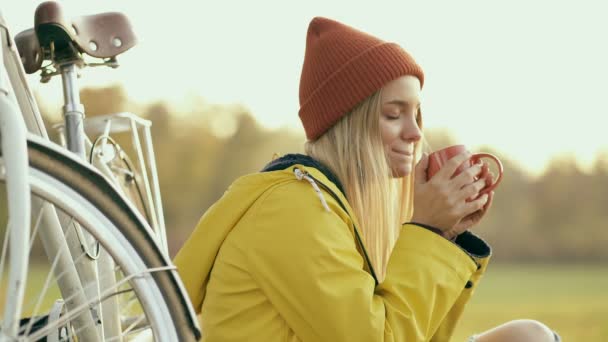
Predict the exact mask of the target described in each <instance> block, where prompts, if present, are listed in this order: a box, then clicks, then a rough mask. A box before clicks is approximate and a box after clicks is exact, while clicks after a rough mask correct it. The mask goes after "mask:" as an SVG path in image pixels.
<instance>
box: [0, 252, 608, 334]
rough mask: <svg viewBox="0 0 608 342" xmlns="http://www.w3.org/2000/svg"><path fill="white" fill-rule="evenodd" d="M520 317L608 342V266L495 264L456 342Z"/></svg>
mask: <svg viewBox="0 0 608 342" xmlns="http://www.w3.org/2000/svg"><path fill="white" fill-rule="evenodd" d="M45 276H46V273H45V272H42V271H41V272H39V273H38V275H35V276H34V277H32V279H31V280H32V281H31V282H30V284H29V285H32V286H34V287H36V286H42V284H43V283H44V279H45ZM2 288H3V289H4V288H5V284H2ZM54 291H55V292H57V290H56V289H54ZM32 292H33V293H35V292H36V290H34V289H31V290H30V291H28V293H30V294H31V293H32ZM2 297H3V296H2V295H0V308H2V310H3V309H4V303H3V301H4V298H2ZM30 304H31V305H33V304H34V303H31V301H30ZM51 304H52V301H48V302H47V303H43V304H42V307H43V308H44V307H50V305H51ZM30 310H31V308H30ZM517 318H532V319H537V320H540V321H542V322H544V323H546V324H547V325H549V326H550V327H552V328H553V329H555V330H557V331H558V332H559V333H560V335H561V336H562V337H563V340H564V341H566V342H579V341H584V342H593V341H597V342H607V341H608V265H606V266H588V265H568V266H563V265H551V266H549V265H544V266H539V265H497V264H494V265H490V268H489V269H488V272H487V273H486V276H485V277H484V279H483V280H482V282H481V283H480V287H479V288H478V289H477V291H476V293H475V295H474V296H473V299H472V300H471V302H470V303H469V305H468V306H467V308H466V310H465V313H464V315H463V317H462V319H461V322H460V325H459V326H458V328H457V330H456V333H455V335H454V338H453V339H452V342H465V341H466V339H467V337H468V336H470V335H471V334H473V333H475V332H481V331H484V330H487V329H489V328H491V327H493V326H496V325H499V324H501V323H503V322H506V321H509V320H512V319H517ZM446 342H447V341H446Z"/></svg>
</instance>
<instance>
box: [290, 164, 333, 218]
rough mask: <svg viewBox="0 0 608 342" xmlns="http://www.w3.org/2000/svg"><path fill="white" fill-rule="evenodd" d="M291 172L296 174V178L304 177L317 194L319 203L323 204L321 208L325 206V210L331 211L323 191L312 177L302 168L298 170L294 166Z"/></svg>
mask: <svg viewBox="0 0 608 342" xmlns="http://www.w3.org/2000/svg"><path fill="white" fill-rule="evenodd" d="M293 173H294V174H295V175H296V178H297V179H298V180H302V179H306V180H307V181H308V183H310V185H312V187H313V189H314V190H315V192H316V193H317V196H318V197H319V199H320V200H321V204H323V208H325V210H327V211H331V210H330V209H329V206H328V205H327V201H325V197H324V196H323V193H322V192H321V189H319V186H318V185H317V183H316V182H315V180H314V179H312V178H311V177H310V176H309V175H308V172H306V171H302V170H300V169H298V168H297V167H296V168H294V169H293Z"/></svg>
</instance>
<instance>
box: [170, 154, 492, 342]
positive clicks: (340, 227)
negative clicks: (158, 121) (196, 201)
mask: <svg viewBox="0 0 608 342" xmlns="http://www.w3.org/2000/svg"><path fill="white" fill-rule="evenodd" d="M307 158H308V157H307ZM296 170H300V171H296ZM300 172H301V173H300ZM298 174H299V175H298ZM302 174H304V175H309V177H305V178H302ZM298 176H299V177H298ZM313 183H314V184H315V185H317V188H318V189H320V192H319V193H317V192H316V191H315V187H314V186H313ZM320 196H322V197H320ZM356 227H357V221H356V220H355V216H354V215H353V212H352V209H351V208H350V207H349V205H348V202H347V201H346V198H345V197H344V195H343V194H342V192H341V191H340V190H339V188H338V186H337V185H336V184H334V183H333V182H331V181H330V180H329V178H328V177H327V176H326V175H325V174H324V173H322V172H321V171H319V170H318V169H317V168H314V167H310V166H304V165H302V164H294V165H291V166H288V167H287V168H285V169H283V170H277V171H272V172H262V173H256V174H250V175H246V176H243V177H241V178H239V179H238V180H236V181H235V182H234V183H233V184H232V185H231V186H230V188H229V189H228V190H227V191H226V193H225V194H224V196H223V197H222V198H221V199H220V200H219V201H218V202H217V203H215V204H214V205H213V206H212V207H211V208H210V209H209V210H208V211H207V212H206V213H205V215H204V216H203V217H202V218H201V220H200V222H199V224H198V225H197V227H196V229H195V230H194V232H193V233H192V235H191V236H190V238H189V239H188V241H187V242H186V243H185V245H184V246H183V248H182V249H181V250H180V251H179V253H178V254H177V256H176V258H175V264H176V265H177V267H178V270H179V274H180V275H181V277H182V279H183V281H184V284H185V287H186V289H187V291H188V294H189V296H190V299H191V300H192V303H193V305H194V308H195V310H196V312H197V314H198V315H199V319H200V322H201V326H202V330H203V341H264V342H267V341H329V342H339V341H407V342H417V341H449V339H450V336H451V334H452V332H453V329H454V327H455V324H456V322H457V321H458V318H459V317H460V315H461V313H462V311H463V309H464V306H465V304H466V302H467V301H468V299H469V298H470V296H471V294H472V292H473V290H474V289H475V287H476V285H477V281H478V280H479V278H480V277H481V275H482V273H483V272H484V270H485V268H486V265H487V262H488V259H489V255H490V249H489V247H488V246H487V245H486V244H485V243H484V242H483V241H482V240H480V239H478V238H477V237H475V236H474V235H473V234H471V233H469V232H466V233H464V234H462V235H461V236H459V238H458V239H457V240H456V243H454V242H450V241H448V240H446V239H444V238H442V237H441V236H439V235H437V234H435V233H433V232H431V231H430V230H428V229H425V228H423V227H420V226H417V225H415V224H404V225H403V227H402V231H401V234H400V237H399V239H398V240H397V242H396V245H395V247H394V250H393V252H392V255H391V258H390V261H389V264H388V268H387V272H386V278H385V280H384V281H383V282H382V283H380V284H377V283H376V281H375V277H374V276H373V271H372V270H371V269H370V267H369V265H368V263H367V262H366V261H367V259H366V255H365V250H364V248H363V247H362V244H361V242H360V239H359V238H358V234H359V233H358V231H357V228H356Z"/></svg>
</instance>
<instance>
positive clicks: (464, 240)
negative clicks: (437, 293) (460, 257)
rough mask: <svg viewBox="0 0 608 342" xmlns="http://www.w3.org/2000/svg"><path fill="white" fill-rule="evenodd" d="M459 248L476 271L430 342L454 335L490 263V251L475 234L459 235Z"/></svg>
mask: <svg viewBox="0 0 608 342" xmlns="http://www.w3.org/2000/svg"><path fill="white" fill-rule="evenodd" d="M454 243H456V244H457V245H458V246H459V247H460V248H462V249H463V250H465V251H466V252H467V253H468V254H469V255H470V256H471V257H472V258H473V259H474V260H475V262H476V263H477V265H478V266H477V270H476V271H475V273H473V275H472V276H471V279H470V280H469V281H468V282H467V284H466V285H465V288H464V289H463V291H462V293H461V294H460V296H459V297H458V299H457V300H456V303H454V306H453V307H452V309H450V311H449V312H448V314H447V315H446V317H445V319H444V320H443V322H441V324H440V325H439V328H438V329H437V331H436V332H435V335H433V338H432V339H431V341H430V342H443V341H449V340H450V338H451V337H452V334H453V333H454V329H455V328H456V325H457V323H458V321H459V320H460V318H461V316H462V313H463V311H464V308H465V305H466V304H467V302H468V301H469V299H470V298H471V296H472V295H473V293H474V292H475V289H476V288H477V286H478V284H479V281H480V280H481V278H482V276H483V274H484V273H485V271H486V268H487V267H488V263H489V262H490V256H491V249H490V246H488V244H486V242H485V241H483V240H482V239H480V238H479V237H477V236H475V234H473V233H471V232H469V231H466V232H464V233H463V234H461V235H459V236H458V237H457V238H456V240H455V241H454Z"/></svg>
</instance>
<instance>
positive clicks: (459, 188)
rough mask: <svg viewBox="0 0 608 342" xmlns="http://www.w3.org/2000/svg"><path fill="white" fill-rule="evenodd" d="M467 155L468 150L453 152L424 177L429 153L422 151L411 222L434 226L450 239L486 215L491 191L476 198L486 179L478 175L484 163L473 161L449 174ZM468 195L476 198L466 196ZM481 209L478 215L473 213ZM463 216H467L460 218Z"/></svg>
mask: <svg viewBox="0 0 608 342" xmlns="http://www.w3.org/2000/svg"><path fill="white" fill-rule="evenodd" d="M470 157H471V154H470V153H469V152H465V153H461V154H459V155H457V156H454V157H453V158H451V159H450V160H449V161H448V162H447V163H445V164H444V165H443V167H442V168H441V169H440V170H439V171H438V172H437V173H436V174H435V175H434V176H433V178H431V179H430V180H428V181H427V180H426V169H427V167H428V155H427V154H426V153H425V154H423V156H422V159H421V160H420V162H418V165H416V169H415V180H414V187H415V188H414V215H413V216H412V221H413V222H418V223H422V224H426V225H429V226H432V227H435V228H437V229H439V230H440V231H441V232H442V235H443V236H444V237H445V238H448V239H451V238H453V237H455V236H457V235H458V234H460V233H462V232H464V231H465V230H466V229H467V228H469V227H470V226H472V225H474V224H475V223H477V222H478V221H479V220H480V219H481V217H483V215H485V212H486V211H487V208H489V206H486V204H488V202H489V201H490V200H491V195H488V194H484V195H481V196H479V198H477V196H478V194H479V191H480V190H481V189H483V188H484V187H485V185H486V181H487V180H486V178H485V177H482V178H481V179H477V178H478V177H479V174H480V173H481V171H482V166H483V164H481V163H478V164H475V165H473V166H471V167H469V168H467V169H465V170H464V171H462V172H461V173H460V174H458V175H457V176H455V177H454V178H452V175H453V174H454V172H456V169H458V167H459V166H460V165H461V164H462V163H464V162H465V161H466V160H468V159H469V158H470ZM471 198H475V199H474V200H467V199H471ZM484 206H486V209H484ZM482 209H484V210H483V211H482V212H481V213H480V214H479V215H472V214H474V213H476V212H478V211H480V210H482ZM469 215H472V216H470V217H469ZM465 217H469V218H467V219H466V220H463V219H464V218H465Z"/></svg>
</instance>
